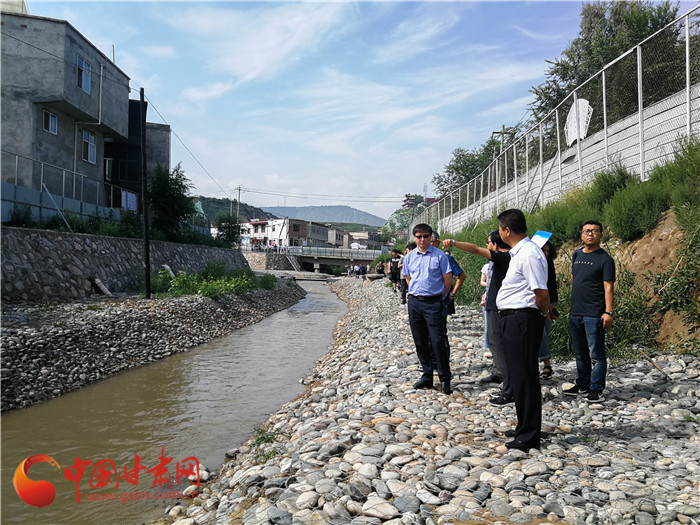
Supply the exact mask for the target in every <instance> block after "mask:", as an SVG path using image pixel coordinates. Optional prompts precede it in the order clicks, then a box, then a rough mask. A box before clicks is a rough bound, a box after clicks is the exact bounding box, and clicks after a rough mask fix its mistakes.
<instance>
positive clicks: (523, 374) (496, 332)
mask: <svg viewBox="0 0 700 525" xmlns="http://www.w3.org/2000/svg"><path fill="white" fill-rule="evenodd" d="M602 233H603V227H602V225H601V224H600V222H598V221H588V222H586V223H585V224H584V225H583V227H582V230H581V240H582V242H583V247H582V248H580V249H578V250H576V251H575V252H574V254H573V256H572V268H571V278H572V291H571V308H570V311H569V328H570V331H571V339H572V346H573V350H574V354H575V356H576V369H577V378H576V383H575V384H574V386H572V387H571V388H567V389H565V390H563V393H564V394H565V395H569V396H577V395H580V394H584V395H586V396H587V397H586V399H587V400H588V401H591V402H596V401H601V400H602V399H603V391H604V389H605V377H606V374H607V356H606V352H605V330H606V329H607V328H609V327H610V326H612V322H613V290H614V282H615V264H614V261H613V259H612V257H610V255H609V254H608V253H607V252H606V251H605V250H603V249H602V248H601V247H600V242H601V239H602ZM413 236H414V238H415V243H416V248H415V249H412V250H410V251H408V252H407V253H406V254H405V255H404V256H403V257H401V254H398V255H399V257H397V264H396V267H397V269H400V275H401V278H403V279H404V280H405V282H406V287H407V293H408V299H407V303H408V318H409V324H410V327H411V334H412V336H413V341H414V343H415V347H416V354H417V356H418V360H419V362H420V365H421V368H422V375H421V377H420V378H419V380H418V381H417V382H416V383H415V384H414V385H413V386H414V388H416V389H422V388H433V386H434V385H433V381H434V378H433V373H434V371H437V374H438V378H439V381H440V387H439V388H440V391H441V392H442V393H444V394H451V393H452V384H451V381H452V373H451V370H450V346H449V342H448V339H447V313H448V312H449V310H450V304H451V303H452V311H454V305H453V301H454V294H455V293H456V291H457V290H459V287H461V283H462V282H463V280H464V273H463V272H462V270H461V268H459V265H457V263H456V262H454V259H453V258H452V257H451V256H450V255H449V254H448V253H445V252H443V251H442V250H440V249H439V248H438V246H439V245H440V244H442V247H443V248H444V249H447V248H451V247H453V246H454V247H456V248H458V249H461V250H464V251H466V252H469V253H471V254H474V255H479V256H482V257H485V258H486V259H488V260H489V261H490V264H489V269H488V279H487V291H486V301H485V308H486V325H487V330H488V338H489V345H490V350H491V353H492V357H493V362H494V366H493V374H492V375H493V377H494V378H497V379H498V380H500V382H501V388H500V394H499V395H498V396H496V397H495V398H493V399H492V400H491V403H492V404H494V405H505V404H509V403H514V404H515V409H516V414H517V425H516V427H515V429H513V430H511V431H508V432H506V436H509V437H512V438H513V439H512V440H511V441H509V442H507V443H506V444H505V445H506V447H507V448H509V449H519V450H524V451H527V450H529V449H531V448H539V447H540V440H541V437H542V436H541V427H542V395H541V391H540V378H541V377H542V378H545V379H547V378H549V377H551V374H552V368H551V363H550V361H549V359H550V354H549V346H548V345H547V346H546V348H541V347H542V346H543V345H544V344H545V343H546V337H544V338H543V333H544V334H547V335H548V333H549V330H550V329H551V322H552V320H554V319H558V318H559V314H558V312H557V309H556V307H555V304H556V299H557V297H556V276H555V274H554V263H553V260H554V257H555V255H556V252H555V251H554V247H553V246H551V245H549V243H547V244H545V245H544V246H543V247H542V248H540V246H538V245H537V244H535V243H534V242H533V241H532V240H531V239H530V238H529V237H528V235H527V223H526V220H525V215H524V214H523V212H522V211H521V210H518V209H510V210H506V211H504V212H503V213H501V214H500V215H499V216H498V230H497V231H494V232H492V233H491V234H490V235H489V239H488V244H487V247H486V248H482V247H480V246H477V245H475V244H472V243H467V242H460V241H455V240H452V239H445V240H443V241H440V238H439V235H438V234H437V233H436V232H433V230H432V228H431V227H430V225H428V224H418V225H416V226H415V227H414V228H413ZM399 259H401V260H400V266H399ZM392 261H393V256H392ZM392 271H393V266H392ZM460 277H461V279H460ZM395 286H396V285H395ZM546 324H547V325H548V327H547V329H546V327H545V325H546ZM540 358H541V359H542V360H543V361H544V364H545V368H544V370H543V372H542V374H540V371H539V364H538V363H539V360H540Z"/></svg>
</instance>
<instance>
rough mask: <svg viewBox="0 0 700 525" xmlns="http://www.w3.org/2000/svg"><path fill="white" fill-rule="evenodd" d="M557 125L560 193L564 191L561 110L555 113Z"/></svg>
mask: <svg viewBox="0 0 700 525" xmlns="http://www.w3.org/2000/svg"><path fill="white" fill-rule="evenodd" d="M554 117H555V119H556V123H557V151H558V152H559V193H561V191H562V169H561V128H560V127H559V108H557V109H556V110H555V111H554Z"/></svg>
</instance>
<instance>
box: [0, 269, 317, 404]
mask: <svg viewBox="0 0 700 525" xmlns="http://www.w3.org/2000/svg"><path fill="white" fill-rule="evenodd" d="M304 295H306V292H305V291H304V289H303V288H301V287H300V286H299V285H297V284H296V283H295V282H294V281H293V280H290V279H278V280H277V283H276V285H275V288H274V289H272V290H263V289H255V290H253V291H252V292H250V293H249V294H247V295H245V296H228V297H225V298H223V299H220V300H212V299H208V298H206V297H201V296H188V297H181V298H176V299H152V300H146V299H139V298H134V297H130V298H116V299H95V300H92V301H89V300H88V301H83V302H79V303H70V304H62V305H51V306H17V305H12V306H3V313H2V355H1V358H0V362H1V365H0V375H1V377H2V411H3V412H4V411H6V410H11V409H15V408H21V407H26V406H29V405H32V404H34V403H37V402H40V401H45V400H47V399H50V398H52V397H57V396H60V395H62V394H64V393H66V392H70V391H72V390H77V389H78V388H81V387H83V386H85V385H87V384H88V383H92V382H94V381H98V380H100V379H103V378H105V377H107V376H110V375H112V374H115V373H117V372H120V371H122V370H126V369H129V368H133V367H137V366H141V365H144V364H147V363H151V362H153V361H157V360H158V359H162V358H164V357H167V356H169V355H172V354H175V353H177V352H183V351H186V350H189V349H190V348H192V347H195V346H197V345H200V344H202V343H204V342H206V341H209V340H211V339H213V338H215V337H219V336H222V335H226V334H229V333H231V332H232V331H234V330H236V329H237V328H241V327H243V326H247V325H250V324H253V323H256V322H258V321H260V320H261V319H263V318H265V317H267V316H268V315H270V314H273V313H275V312H278V311H280V310H283V309H285V308H288V307H290V306H292V305H293V304H295V303H296V302H297V301H299V300H300V299H301V298H302V297H304Z"/></svg>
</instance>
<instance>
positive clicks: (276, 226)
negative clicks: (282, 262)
mask: <svg viewBox="0 0 700 525" xmlns="http://www.w3.org/2000/svg"><path fill="white" fill-rule="evenodd" d="M241 245H242V246H244V247H246V246H249V247H251V248H264V249H267V248H284V247H288V246H316V247H324V248H333V247H340V246H338V245H334V244H333V243H331V242H329V229H328V226H326V225H325V224H320V223H317V222H312V221H304V220H301V219H289V218H286V217H285V218H283V219H267V220H256V219H254V220H252V221H250V222H244V223H241Z"/></svg>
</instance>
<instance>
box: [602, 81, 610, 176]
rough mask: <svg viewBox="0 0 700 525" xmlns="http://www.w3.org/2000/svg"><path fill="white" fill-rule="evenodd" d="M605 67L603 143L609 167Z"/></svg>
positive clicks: (606, 162)
mask: <svg viewBox="0 0 700 525" xmlns="http://www.w3.org/2000/svg"><path fill="white" fill-rule="evenodd" d="M605 79H606V77H605V69H603V141H604V143H605V167H606V168H610V151H609V150H608V102H607V101H608V98H607V97H608V92H607V87H606V86H605Z"/></svg>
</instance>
